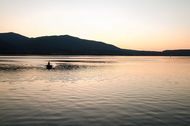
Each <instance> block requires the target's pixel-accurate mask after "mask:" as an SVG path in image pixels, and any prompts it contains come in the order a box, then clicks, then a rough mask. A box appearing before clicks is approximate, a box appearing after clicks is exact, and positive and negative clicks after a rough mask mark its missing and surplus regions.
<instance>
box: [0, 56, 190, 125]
mask: <svg viewBox="0 0 190 126" xmlns="http://www.w3.org/2000/svg"><path fill="white" fill-rule="evenodd" d="M49 60H50V61H51V62H52V64H53V65H54V69H53V70H46V69H45V66H44V65H45V64H46V63H47V61H49ZM15 125H17V126H25V125H26V126H189V125H190V57H171V58H170V57H116V56H115V57H103V56H100V57H99V56H55V57H52V56H51V57H50V56H1V57H0V126H15Z"/></svg>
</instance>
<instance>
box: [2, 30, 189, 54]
mask: <svg viewBox="0 0 190 126" xmlns="http://www.w3.org/2000/svg"><path fill="white" fill-rule="evenodd" d="M4 55H5V56H9V55H11V56H19V55H25V56H27V55H98V56H190V49H177V50H164V51H141V50H131V49H121V48H119V47H116V46H114V45H111V44H106V43H105V42H100V41H94V40H85V39H81V38H78V37H73V36H70V35H60V36H42V37H36V38H28V37H26V36H23V35H20V34H17V33H13V32H9V33H0V56H4Z"/></svg>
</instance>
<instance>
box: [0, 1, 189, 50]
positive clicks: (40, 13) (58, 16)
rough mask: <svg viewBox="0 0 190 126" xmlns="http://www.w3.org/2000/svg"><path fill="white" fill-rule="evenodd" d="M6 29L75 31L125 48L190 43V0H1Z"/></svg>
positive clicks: (0, 25) (0, 23) (31, 33)
mask: <svg viewBox="0 0 190 126" xmlns="http://www.w3.org/2000/svg"><path fill="white" fill-rule="evenodd" d="M0 32H16V33H19V34H22V35H25V36H28V37H37V36H44V35H65V34H69V35H72V36H77V37H80V38H84V39H91V40H98V41H103V42H106V43H110V44H114V45H116V46H119V47H121V48H127V49H142V50H165V49H184V48H186V49H187V48H190V0H0Z"/></svg>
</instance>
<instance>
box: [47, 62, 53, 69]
mask: <svg viewBox="0 0 190 126" xmlns="http://www.w3.org/2000/svg"><path fill="white" fill-rule="evenodd" d="M52 68H53V66H52V65H51V64H50V61H48V64H47V65H46V69H48V70H50V69H52Z"/></svg>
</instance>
